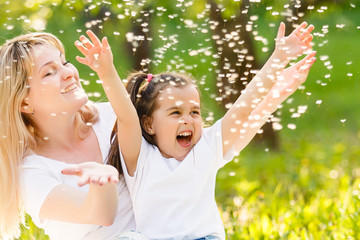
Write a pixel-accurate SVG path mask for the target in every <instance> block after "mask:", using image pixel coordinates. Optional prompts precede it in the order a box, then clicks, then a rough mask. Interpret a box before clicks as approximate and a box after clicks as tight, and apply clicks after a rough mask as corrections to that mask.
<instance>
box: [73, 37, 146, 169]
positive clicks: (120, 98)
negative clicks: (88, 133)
mask: <svg viewBox="0 0 360 240" xmlns="http://www.w3.org/2000/svg"><path fill="white" fill-rule="evenodd" d="M86 33H87V35H88V36H89V38H90V40H91V41H90V40H88V38H86V37H85V36H81V37H80V41H81V42H79V41H76V42H75V45H76V47H77V48H78V49H79V51H80V52H81V53H82V54H83V55H84V57H77V58H76V59H77V60H78V61H79V62H80V63H83V64H85V65H87V66H89V67H90V68H91V69H92V70H94V71H95V72H96V73H97V75H98V76H99V78H100V80H101V81H102V85H103V88H104V90H105V93H106V96H107V98H108V99H109V101H110V103H111V105H112V107H113V109H114V111H115V113H116V116H117V123H118V140H119V145H120V146H121V153H122V155H123V157H124V160H125V164H126V167H127V170H128V173H129V174H130V175H131V176H132V175H133V173H134V172H135V170H136V166H137V159H138V155H139V152H140V146H141V136H142V135H141V127H140V122H139V120H138V117H137V113H136V110H135V107H134V106H133V104H132V102H131V101H130V98H129V94H128V92H127V91H126V89H125V87H124V85H123V83H122V81H121V79H120V77H119V75H118V73H117V71H116V69H115V66H114V64H113V55H112V52H111V49H110V45H109V43H108V41H107V38H103V39H102V41H100V40H99V39H98V38H97V36H96V35H95V34H94V33H93V32H92V31H90V30H88V31H87V32H86ZM119 161H120V159H119Z"/></svg>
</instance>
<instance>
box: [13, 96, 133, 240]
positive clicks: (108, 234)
mask: <svg viewBox="0 0 360 240" xmlns="http://www.w3.org/2000/svg"><path fill="white" fill-rule="evenodd" d="M96 107H97V108H98V110H99V120H98V121H97V122H96V123H95V124H93V126H92V127H93V129H94V131H95V134H96V136H97V139H98V142H99V145H100V149H101V153H102V157H103V160H104V161H106V157H107V154H108V152H109V149H110V135H111V131H112V128H113V126H114V123H115V120H116V115H115V114H114V112H113V109H112V108H111V105H110V103H98V104H96ZM59 134H61V133H59ZM104 163H105V162H104ZM71 165H72V164H67V163H64V162H61V161H57V160H53V159H50V158H46V157H43V156H39V155H36V154H32V155H29V156H27V157H25V158H24V163H23V165H22V169H21V175H20V176H21V190H22V194H23V195H22V200H23V202H24V206H25V210H26V212H27V213H28V214H29V215H30V216H31V218H32V220H33V222H34V223H35V224H36V226H37V227H39V228H43V229H44V231H45V233H46V234H47V235H48V236H49V237H50V239H51V240H54V239H55V240H79V239H86V240H105V239H114V238H115V236H117V235H119V234H120V233H121V232H123V231H127V230H130V229H135V220H134V215H133V209H132V203H131V200H130V196H129V192H128V190H127V187H126V184H125V180H124V177H123V176H121V177H120V182H119V184H118V189H119V199H120V201H119V207H118V211H117V215H116V219H115V222H114V224H113V225H111V226H98V225H90V224H76V223H69V222H60V221H54V220H48V219H40V218H39V213H40V208H41V206H42V204H43V202H44V200H45V199H46V197H47V195H48V194H49V192H50V191H51V190H52V189H53V188H54V187H55V186H57V185H59V184H67V185H70V186H72V187H74V188H78V189H80V190H82V191H84V192H88V190H89V186H88V185H86V186H83V187H79V186H78V185H77V182H78V180H79V178H78V177H76V176H67V175H63V174H61V170H62V169H64V168H66V167H69V166H71ZM59 208H61V206H59Z"/></svg>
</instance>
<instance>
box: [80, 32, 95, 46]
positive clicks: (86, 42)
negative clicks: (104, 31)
mask: <svg viewBox="0 0 360 240" xmlns="http://www.w3.org/2000/svg"><path fill="white" fill-rule="evenodd" d="M79 39H80V41H81V43H82V44H83V45H84V46H85V47H86V48H87V49H90V48H92V47H94V45H93V44H92V43H91V42H90V40H89V39H88V38H87V37H85V36H84V35H81V36H80V37H79Z"/></svg>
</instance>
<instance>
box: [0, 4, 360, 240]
mask: <svg viewBox="0 0 360 240" xmlns="http://www.w3.org/2000/svg"><path fill="white" fill-rule="evenodd" d="M0 10H1V14H0V24H1V25H0V44H2V43H4V42H5V41H6V39H9V38H12V37H14V36H16V35H19V34H22V33H27V32H30V31H46V32H51V33H53V34H55V35H56V36H58V37H59V38H60V40H61V41H62V42H63V43H64V45H65V48H66V57H67V60H70V61H71V62H72V63H73V64H74V65H75V66H76V67H77V68H78V69H79V72H80V77H81V78H82V79H83V85H84V88H85V89H86V91H87V92H88V94H89V97H90V99H91V100H92V101H95V102H97V101H106V96H105V95H104V93H103V91H102V89H101V85H100V84H99V82H98V81H97V80H98V79H97V76H96V74H94V72H92V71H91V70H90V69H89V68H88V67H86V66H82V65H81V64H79V63H77V62H76V60H75V56H76V55H78V54H79V52H78V50H77V49H76V48H75V46H74V41H75V40H77V39H78V37H79V36H80V35H81V34H84V33H85V31H86V30H87V29H91V30H93V31H94V32H95V33H96V34H97V35H98V36H100V37H103V36H107V37H108V39H109V42H110V44H111V47H112V50H113V53H114V60H115V64H116V68H117V70H118V73H119V75H120V76H121V77H122V78H126V76H127V75H128V74H129V73H130V72H132V71H135V70H142V71H145V72H150V73H153V74H156V73H159V72H163V71H176V72H185V73H189V74H191V75H192V76H194V78H196V79H197V83H198V85H199V87H200V89H201V92H202V101H203V102H202V103H203V107H204V112H203V118H204V120H207V121H209V122H214V121H215V120H217V119H219V118H220V117H221V116H222V115H223V113H224V112H225V111H226V109H227V108H229V107H230V106H231V103H232V102H233V101H234V100H235V99H236V98H237V96H238V95H239V94H240V91H241V90H242V89H243V88H244V86H246V84H247V83H248V82H249V81H250V80H251V78H252V77H253V76H254V74H256V72H257V71H258V70H259V69H260V68H261V66H262V65H263V64H264V62H265V61H266V59H267V58H268V57H269V56H270V54H271V52H272V51H273V49H274V38H275V36H276V32H277V28H278V26H279V23H280V22H281V21H283V22H285V23H286V25H287V34H288V33H290V32H291V31H292V30H293V28H294V27H296V26H297V24H299V23H301V22H302V21H307V22H308V23H309V24H313V25H314V26H315V30H314V32H313V35H314V40H313V42H314V45H313V49H314V50H316V51H317V61H316V63H315V64H314V66H313V67H312V69H311V71H310V75H309V77H308V80H307V82H306V83H305V84H304V86H302V87H301V88H300V90H299V91H298V92H296V93H295V94H294V95H293V96H291V98H290V99H288V100H287V101H286V103H284V104H283V106H282V108H281V109H279V110H278V111H277V112H276V113H275V115H274V117H273V118H272V121H271V122H269V123H268V124H267V125H266V127H265V128H264V130H263V131H261V132H260V133H259V135H258V136H257V137H256V139H255V140H254V141H253V142H252V143H251V144H250V145H249V146H248V147H247V148H246V149H245V150H244V151H243V152H241V153H240V155H239V156H238V157H236V158H235V159H234V161H233V162H231V163H230V164H228V165H227V166H225V167H224V169H222V170H220V172H219V174H218V181H217V190H216V199H217V202H218V206H219V209H220V211H221V213H222V217H223V221H224V224H225V228H226V232H227V236H228V239H360V217H359V214H360V186H359V184H360V141H359V140H360V130H359V127H358V126H360V105H359V102H360V74H359V69H360V1H359V0H302V1H299V0H223V1H220V0H193V1H190V0H177V1H176V0H163V1H161V0H147V1H145V0H143V1H141V0H138V1H134V0H127V1H126V0H124V1H99V0H64V1H60V0H55V1H48V0H26V1H24V0H11V1H10V0H9V1H4V0H0ZM0 114H1V113H0ZM1 194H6V193H1ZM159 197H161V196H159ZM0 214H1V213H0ZM21 239H47V237H46V236H45V235H44V234H43V233H42V232H41V231H40V230H38V229H37V228H36V227H35V226H34V225H33V224H32V222H31V220H30V219H28V225H27V226H25V227H24V230H23V235H22V237H21Z"/></svg>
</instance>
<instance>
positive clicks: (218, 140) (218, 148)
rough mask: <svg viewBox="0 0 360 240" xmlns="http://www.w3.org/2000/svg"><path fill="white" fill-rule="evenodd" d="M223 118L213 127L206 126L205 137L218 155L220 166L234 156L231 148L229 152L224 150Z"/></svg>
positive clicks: (218, 164)
mask: <svg viewBox="0 0 360 240" xmlns="http://www.w3.org/2000/svg"><path fill="white" fill-rule="evenodd" d="M221 123H222V118H221V119H219V120H218V121H216V122H215V124H214V125H212V126H211V127H208V128H205V129H204V132H203V138H204V140H205V141H206V142H207V144H208V145H209V147H210V149H211V150H212V151H213V153H214V154H215V155H216V161H217V163H216V164H217V166H218V168H221V167H223V166H224V165H225V164H227V163H228V162H230V161H231V160H232V159H233V158H234V157H235V154H234V151H233V149H232V148H231V149H230V150H229V151H228V152H226V153H224V152H223V144H222V132H221V130H222V129H221Z"/></svg>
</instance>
